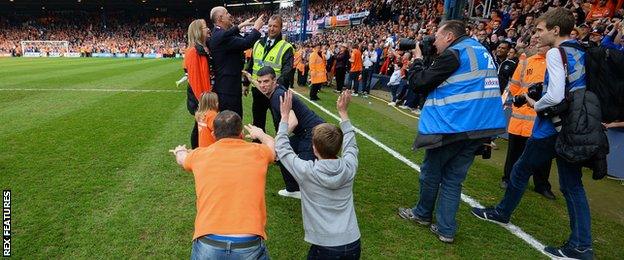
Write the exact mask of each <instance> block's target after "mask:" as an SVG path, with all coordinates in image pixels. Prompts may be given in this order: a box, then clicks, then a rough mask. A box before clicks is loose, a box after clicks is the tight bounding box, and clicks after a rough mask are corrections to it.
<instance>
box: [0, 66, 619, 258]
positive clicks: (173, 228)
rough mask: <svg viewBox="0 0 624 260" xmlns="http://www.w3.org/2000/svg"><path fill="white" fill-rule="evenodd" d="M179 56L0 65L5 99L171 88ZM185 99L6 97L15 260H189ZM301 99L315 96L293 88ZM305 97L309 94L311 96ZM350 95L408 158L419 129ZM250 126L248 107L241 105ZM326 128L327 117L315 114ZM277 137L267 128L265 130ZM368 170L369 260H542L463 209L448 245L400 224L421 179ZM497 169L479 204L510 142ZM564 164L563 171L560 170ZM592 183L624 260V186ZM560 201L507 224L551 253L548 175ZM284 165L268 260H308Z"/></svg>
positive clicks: (484, 184)
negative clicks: (181, 151)
mask: <svg viewBox="0 0 624 260" xmlns="http://www.w3.org/2000/svg"><path fill="white" fill-rule="evenodd" d="M180 74H181V60H147V59H95V58H91V59H61V58H58V59H27V58H15V59H0V89H8V88H23V89H27V88H36V89H39V88H41V89H64V88H76V89H80V88H84V89H94V88H95V89H98V88H99V89H162V90H175V87H174V84H173V82H174V81H175V80H177V79H178V78H179V76H180ZM178 90H180V92H164V93H163V92H160V93H145V92H142V93H132V92H77V91H44V90H42V91H2V90H0V125H1V126H2V127H1V128H0V150H1V151H2V153H0V173H1V174H2V178H1V181H0V186H1V187H2V188H4V189H6V188H9V189H11V190H12V194H11V195H12V220H13V222H12V232H13V236H12V254H13V256H15V257H18V258H26V257H28V258H50V257H55V258H56V257H63V258H109V257H111V256H113V257H124V258H126V257H128V258H143V257H145V256H147V257H158V258H161V257H167V258H188V257H189V255H190V248H191V241H190V239H191V237H192V231H193V221H194V215H195V192H194V186H193V178H192V175H190V174H189V173H186V172H183V171H182V170H181V169H180V168H179V167H178V166H177V165H176V164H175V162H174V159H173V157H172V156H171V155H170V154H168V153H167V150H168V149H171V148H172V147H174V146H175V145H177V144H181V143H187V144H188V143H189V140H188V138H189V133H190V129H191V127H192V125H193V119H192V117H191V116H190V115H189V114H188V112H187V111H186V104H185V95H186V94H185V92H184V89H178ZM298 90H299V91H300V92H304V93H306V92H305V91H307V90H306V89H305V88H298ZM306 94H307V93H306ZM320 97H321V99H322V100H321V101H320V102H319V104H320V105H322V106H324V107H325V108H327V109H329V110H330V111H333V112H336V110H335V99H336V94H334V93H332V92H331V91H329V90H328V89H324V90H323V91H322V92H321V93H320ZM371 101H372V104H368V100H364V99H362V98H359V97H358V98H354V99H353V103H352V105H351V106H350V116H351V119H352V121H353V123H354V124H355V125H356V126H357V127H359V128H360V129H362V130H363V131H365V132H367V133H368V134H370V135H372V136H374V137H375V138H377V139H378V140H379V141H381V142H383V143H385V144H387V145H388V146H390V147H391V148H393V149H395V150H397V151H398V152H400V153H401V154H403V155H405V156H406V157H408V158H409V159H410V160H412V161H414V162H416V163H418V164H420V163H422V156H423V153H422V152H417V153H414V152H411V151H410V145H411V142H412V140H413V137H414V135H415V132H416V121H415V120H414V119H410V118H409V117H407V116H405V115H402V114H400V113H398V112H397V111H394V110H393V109H391V108H389V107H388V106H387V105H386V104H384V103H381V102H379V101H376V100H371ZM244 105H245V117H244V120H245V121H246V122H250V120H251V98H250V97H247V98H245V99H244ZM310 107H311V108H312V109H313V110H315V111H316V112H317V114H319V115H320V116H322V117H323V118H325V119H326V120H327V121H328V122H332V123H336V122H335V121H334V120H333V119H332V118H331V117H329V116H328V115H327V114H325V113H323V112H321V111H319V110H317V109H316V108H314V107H313V106H310ZM267 125H268V126H269V127H268V128H269V132H270V133H273V132H274V131H273V129H272V127H271V126H272V124H271V123H270V122H269V123H268V124H267ZM357 141H358V145H359V147H360V158H359V162H360V167H359V172H358V175H357V178H356V182H355V205H356V211H357V216H358V221H359V226H360V229H361V232H362V248H363V251H362V256H363V258H364V259H405V258H415V259H421V258H451V259H457V258H468V259H474V258H476V259H482V258H494V259H502V258H510V259H526V258H530V259H539V258H545V256H544V255H542V254H541V253H539V252H537V251H536V250H534V249H533V248H531V247H530V246H529V245H528V244H526V243H525V242H524V241H522V240H521V239H520V238H517V237H516V236H514V235H512V234H511V233H509V232H508V231H507V230H505V229H503V228H502V227H500V226H497V225H494V224H491V223H489V222H483V221H479V220H477V219H476V218H475V217H473V216H472V215H471V214H470V212H469V207H468V205H467V204H465V203H462V204H461V205H460V209H459V212H458V215H457V218H458V223H459V232H458V234H457V237H456V241H455V244H453V245H446V244H443V243H441V242H439V241H437V239H436V238H435V237H434V236H433V235H432V234H431V233H430V231H429V230H428V229H427V228H422V227H419V226H417V225H415V224H412V223H409V222H407V221H405V220H402V219H400V218H399V217H398V216H397V215H396V208H397V207H400V206H413V205H414V204H415V203H416V201H417V199H418V173H416V172H415V171H414V170H413V169H411V168H409V167H408V166H406V165H404V164H403V163H401V162H400V161H398V160H396V159H394V158H393V157H392V156H390V155H389V154H387V153H386V152H385V151H383V150H381V149H380V148H378V147H377V146H375V145H374V144H373V143H371V142H369V141H368V140H366V139H365V138H363V137H361V136H358V137H357ZM497 143H498V144H499V147H501V149H500V150H497V151H494V152H493V159H491V160H482V159H476V160H475V163H474V165H473V166H472V167H471V169H470V172H469V175H468V178H467V181H466V182H465V183H464V193H466V194H468V195H470V196H472V197H473V198H475V199H477V200H478V201H480V202H481V203H482V204H484V205H492V204H494V203H496V202H498V200H499V199H500V198H501V197H502V194H503V191H502V190H501V189H500V188H499V187H498V183H499V181H500V176H501V174H502V165H503V164H504V157H505V151H506V150H505V149H506V143H505V142H504V141H502V140H499V141H497ZM553 168H555V167H553ZM589 177H590V175H589V174H586V176H585V178H584V181H585V182H584V183H585V186H586V187H587V192H588V197H589V199H590V207H591V208H592V230H593V239H594V247H595V252H596V256H597V257H598V258H601V259H621V258H623V257H624V248H622V245H624V236H623V235H622V234H624V202H623V201H622V199H621V194H622V191H623V187H622V186H621V185H620V184H619V183H617V182H613V181H608V180H604V181H598V182H597V181H592V180H590V178H589ZM551 183H552V184H553V190H554V191H555V194H556V195H557V196H558V197H557V200H556V201H548V200H545V199H543V198H542V197H540V196H539V195H537V194H535V193H534V192H531V191H530V190H529V189H531V188H532V184H530V185H529V189H527V192H526V193H525V196H524V198H523V200H522V202H521V204H520V206H519V208H518V210H517V211H516V212H515V214H514V216H513V218H512V222H513V223H514V224H516V225H518V226H520V227H521V228H523V229H524V231H526V232H527V233H529V234H531V235H533V236H534V237H535V238H537V239H538V240H540V241H541V242H543V243H545V244H556V245H558V244H561V243H562V242H563V241H565V239H566V237H567V235H568V234H569V227H568V218H567V211H566V207H565V202H564V200H563V197H562V195H561V193H559V192H558V191H557V189H558V181H557V174H556V170H553V174H552V175H551ZM282 187H283V181H282V177H281V175H280V174H279V169H278V168H277V167H276V166H271V168H270V172H269V173H268V178H267V191H266V198H267V210H268V226H267V231H268V234H269V240H268V241H267V245H268V248H269V253H270V255H271V257H272V258H275V259H301V258H304V257H305V255H306V253H307V249H308V247H309V245H308V244H307V243H306V242H304V241H303V227H302V222H301V212H300V204H299V201H298V200H294V199H287V198H282V197H280V196H278V195H277V191H278V190H279V189H281V188H282Z"/></svg>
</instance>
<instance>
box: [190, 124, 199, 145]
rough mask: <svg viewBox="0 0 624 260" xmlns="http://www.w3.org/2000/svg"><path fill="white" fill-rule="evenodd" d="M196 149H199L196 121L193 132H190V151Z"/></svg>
mask: <svg viewBox="0 0 624 260" xmlns="http://www.w3.org/2000/svg"><path fill="white" fill-rule="evenodd" d="M197 147H199V130H198V129H197V121H195V125H194V126H193V131H191V149H195V148H197Z"/></svg>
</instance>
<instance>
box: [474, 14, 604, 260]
mask: <svg viewBox="0 0 624 260" xmlns="http://www.w3.org/2000/svg"><path fill="white" fill-rule="evenodd" d="M574 21H575V19H574V16H573V15H572V12H571V11H569V10H566V9H563V8H555V9H552V10H550V11H548V12H546V13H545V14H544V15H542V16H541V17H540V18H539V19H538V21H537V22H538V24H537V26H536V34H537V35H538V36H539V44H540V45H550V46H554V48H552V49H550V50H549V51H548V52H547V53H546V75H545V77H544V89H543V93H542V97H541V98H540V99H539V100H538V101H535V100H533V99H531V98H528V96H526V95H525V96H526V97H527V102H528V104H529V105H530V106H532V107H534V108H535V111H536V112H538V116H537V118H536V119H535V124H534V125H533V133H532V135H531V137H530V138H529V139H528V140H527V143H526V146H525V148H524V152H523V153H522V155H521V156H520V158H519V159H518V161H517V162H516V163H515V164H514V166H513V169H512V170H511V178H510V183H509V185H508V186H507V189H506V190H505V196H504V197H503V199H502V200H501V202H500V203H499V204H498V205H496V207H491V208H473V209H472V213H473V214H474V215H475V216H477V217H478V218H481V219H484V220H488V221H491V222H495V223H500V224H507V223H509V219H510V218H511V215H512V213H513V212H514V210H515V209H516V207H518V204H519V203H520V200H521V199H522V195H523V194H524V190H525V189H526V186H527V183H528V181H529V177H531V174H532V173H533V172H535V170H536V169H537V168H538V167H540V166H541V165H543V163H544V162H547V161H550V160H552V159H553V158H556V160H557V170H558V172H559V186H560V189H561V193H563V197H564V198H565V200H566V206H567V207H568V216H569V218H570V228H571V231H572V232H571V234H570V236H569V237H568V239H567V241H566V242H565V243H564V245H563V246H561V247H552V246H548V247H546V248H544V251H545V252H546V253H548V254H550V255H551V256H553V257H556V258H565V259H593V255H594V253H593V250H592V238H591V217H590V213H589V203H588V202H587V196H586V195H585V189H584V188H583V182H582V172H581V168H582V167H581V165H580V164H574V163H570V162H568V161H566V160H565V159H563V158H562V157H560V156H557V153H556V151H555V143H556V141H557V136H558V130H557V129H558V128H557V125H556V124H555V123H556V122H557V121H560V120H556V119H555V120H553V119H550V118H545V117H543V116H542V115H540V111H544V110H546V109H548V108H549V107H553V106H556V105H558V104H559V103H561V102H562V101H563V100H564V98H565V96H566V91H568V92H573V91H575V90H579V89H584V88H585V86H586V76H585V52H584V51H583V48H582V47H580V45H579V44H578V42H577V41H576V40H573V39H571V38H570V32H571V31H572V29H573V28H574ZM559 48H562V49H563V51H561V50H560V49H559ZM564 55H565V56H564ZM553 122H555V123H553Z"/></svg>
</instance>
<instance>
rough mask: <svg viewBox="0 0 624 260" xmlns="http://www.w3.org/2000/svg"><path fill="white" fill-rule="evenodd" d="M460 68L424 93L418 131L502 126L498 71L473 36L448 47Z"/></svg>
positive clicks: (438, 131)
mask: <svg viewBox="0 0 624 260" xmlns="http://www.w3.org/2000/svg"><path fill="white" fill-rule="evenodd" d="M449 48H451V49H453V50H455V51H456V52H457V53H458V54H459V55H458V57H459V63H460V65H459V68H458V69H457V70H456V71H455V72H453V74H451V76H450V77H449V78H448V79H446V80H445V81H444V82H443V83H442V84H440V86H438V87H437V88H435V89H434V90H433V91H432V92H430V93H429V95H428V96H427V100H426V101H425V105H424V107H423V110H422V113H421V117H420V122H419V125H418V131H419V133H420V134H453V133H463V132H475V131H481V130H495V129H505V127H506V125H507V123H506V122H505V116H504V114H503V104H502V102H501V95H500V89H499V85H498V75H497V73H496V66H495V65H494V60H493V59H492V56H491V55H490V54H489V52H488V51H487V49H485V47H483V45H481V44H480V43H479V42H477V41H476V40H474V39H472V38H466V39H464V40H462V41H460V42H458V43H456V44H454V45H452V46H451V47H449Z"/></svg>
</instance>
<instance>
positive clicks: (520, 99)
mask: <svg viewBox="0 0 624 260" xmlns="http://www.w3.org/2000/svg"><path fill="white" fill-rule="evenodd" d="M543 89H544V83H542V82H538V83H533V84H531V86H529V88H528V91H527V96H529V97H530V98H531V99H533V100H535V101H538V100H539V99H540V98H541V97H542V90H543ZM512 101H513V105H514V106H515V107H521V106H523V105H524V104H526V103H527V100H526V98H525V97H524V96H523V95H517V96H515V97H513V100H512Z"/></svg>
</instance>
